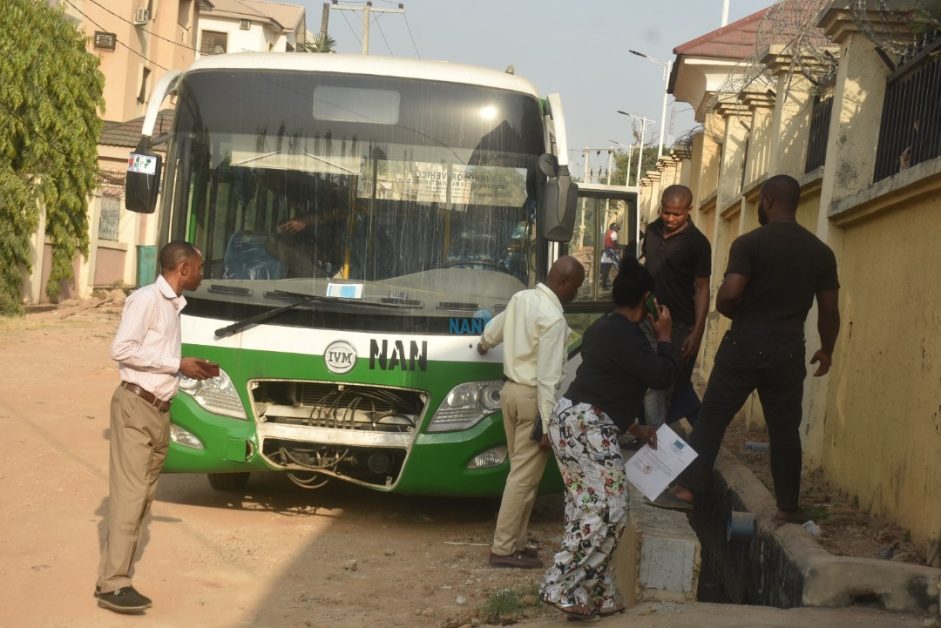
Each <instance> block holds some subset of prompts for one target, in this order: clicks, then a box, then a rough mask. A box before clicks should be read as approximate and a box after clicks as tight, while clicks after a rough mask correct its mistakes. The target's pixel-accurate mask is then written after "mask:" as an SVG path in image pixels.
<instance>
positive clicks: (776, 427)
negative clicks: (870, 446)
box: [678, 331, 807, 510]
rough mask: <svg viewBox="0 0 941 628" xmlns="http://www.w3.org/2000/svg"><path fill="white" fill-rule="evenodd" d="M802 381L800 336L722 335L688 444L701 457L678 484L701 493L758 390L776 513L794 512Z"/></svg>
mask: <svg viewBox="0 0 941 628" xmlns="http://www.w3.org/2000/svg"><path fill="white" fill-rule="evenodd" d="M806 375H807V367H806V366H805V364H804V338H803V336H797V335H793V334H786V335H781V334H767V333H756V332H750V333H737V332H735V331H729V332H728V333H726V335H725V337H724V338H723V339H722V344H721V345H720V347H719V351H718V352H717V353H716V359H715V364H714V366H713V368H712V373H711V374H710V376H709V383H708V385H707V386H706V392H705V394H704V395H703V400H702V407H701V408H700V411H699V418H698V420H697V421H696V423H695V425H694V427H693V431H692V433H691V434H690V438H689V443H690V445H691V446H692V447H693V449H694V450H696V452H698V454H699V456H698V457H697V458H696V459H695V460H694V461H693V463H692V464H690V466H689V467H687V468H686V470H685V471H684V472H683V473H682V474H681V475H680V478H679V480H678V483H679V484H680V485H681V486H685V487H686V488H688V489H690V490H692V491H693V492H697V493H702V492H704V491H705V489H706V487H707V485H708V482H709V476H710V473H711V471H712V468H713V466H714V464H715V460H716V456H718V454H719V447H720V446H721V444H722V438H723V437H724V436H725V430H726V428H727V427H728V425H729V423H730V422H731V421H732V418H733V417H734V416H735V414H736V413H737V412H738V411H739V410H740V409H741V408H742V406H743V405H744V403H745V401H746V400H747V399H748V396H749V395H750V394H751V393H752V391H754V390H757V391H758V398H759V400H760V401H761V407H762V409H763V410H764V414H765V423H767V425H768V440H769V444H770V449H771V477H772V480H773V481H774V492H775V495H776V497H777V502H778V508H781V509H782V510H792V509H796V508H797V507H798V503H799V499H800V477H801V465H802V462H803V460H802V455H803V454H802V450H801V439H800V431H799V428H800V423H801V402H802V399H803V394H804V377H806Z"/></svg>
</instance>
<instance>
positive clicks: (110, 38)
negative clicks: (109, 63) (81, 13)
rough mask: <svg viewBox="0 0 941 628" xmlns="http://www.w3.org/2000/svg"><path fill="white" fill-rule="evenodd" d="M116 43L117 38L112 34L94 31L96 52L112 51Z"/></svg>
mask: <svg viewBox="0 0 941 628" xmlns="http://www.w3.org/2000/svg"><path fill="white" fill-rule="evenodd" d="M117 41H118V36H117V35H116V34H114V33H106V32H104V31H95V39H94V42H95V44H94V45H95V49H97V50H114V46H115V44H116V43H117Z"/></svg>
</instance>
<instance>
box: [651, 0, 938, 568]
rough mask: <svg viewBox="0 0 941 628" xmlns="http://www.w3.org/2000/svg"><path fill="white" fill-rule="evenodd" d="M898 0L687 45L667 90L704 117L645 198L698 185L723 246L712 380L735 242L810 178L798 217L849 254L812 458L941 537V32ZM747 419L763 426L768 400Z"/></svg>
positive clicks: (809, 333)
mask: <svg viewBox="0 0 941 628" xmlns="http://www.w3.org/2000/svg"><path fill="white" fill-rule="evenodd" d="M890 4H892V5H893V9H892V10H887V9H885V3H878V2H870V3H869V4H868V5H865V6H864V5H861V4H860V3H856V2H853V3H849V2H822V3H821V2H800V1H795V2H791V3H787V2H785V3H779V4H778V5H775V8H776V10H780V8H781V7H784V8H791V9H795V7H796V9H804V10H805V13H804V15H806V16H809V18H810V19H809V20H804V23H803V26H802V27H801V28H800V29H798V30H796V31H791V32H785V31H782V30H780V29H779V30H778V31H777V32H776V36H774V37H769V38H766V39H764V40H762V38H761V37H760V33H761V27H760V26H757V25H760V24H761V23H762V21H763V20H768V19H773V18H774V16H773V15H770V16H769V14H768V11H769V10H766V11H763V12H759V13H758V14H755V15H754V16H749V17H748V18H745V19H744V20H740V21H739V22H736V23H733V24H730V25H728V26H726V27H724V28H722V29H719V30H717V31H713V32H712V33H707V34H706V35H704V36H703V37H701V38H699V39H697V40H694V41H692V42H688V43H687V44H683V45H681V46H678V47H677V48H676V49H675V50H674V52H675V54H676V63H675V65H674V68H675V69H674V74H673V76H672V79H671V85H670V88H671V91H672V93H673V94H674V95H675V96H676V99H677V100H680V101H683V102H687V103H689V104H690V105H692V106H693V108H694V109H695V110H696V113H697V121H698V122H699V123H700V125H701V127H700V128H698V129H697V131H696V132H695V133H694V134H693V135H692V136H691V138H690V139H689V141H688V142H687V143H686V144H685V145H684V146H682V147H680V148H681V149H682V150H675V151H674V152H673V154H672V156H671V157H670V158H669V159H667V158H665V159H661V160H660V164H659V166H658V171H657V172H649V173H647V176H646V177H645V178H644V179H643V180H642V183H641V208H642V213H644V214H645V215H646V217H647V219H648V220H652V219H653V218H655V217H656V212H657V211H658V206H659V190H660V189H661V188H662V186H663V185H668V184H670V183H685V184H687V185H689V186H690V187H691V189H692V190H693V194H694V211H693V218H694V220H695V221H696V223H697V225H698V226H699V227H700V229H701V230H702V231H703V232H704V233H705V234H706V235H707V237H708V238H709V239H710V241H711V242H712V245H713V255H714V259H713V269H714V271H713V272H714V274H713V283H712V296H713V301H712V307H713V311H712V312H711V313H710V315H709V319H708V321H709V322H708V326H707V332H706V336H705V338H704V342H703V347H702V355H701V356H700V363H701V375H702V374H705V373H708V372H709V370H710V369H711V365H712V361H713V358H714V356H715V351H716V348H717V346H718V343H719V341H720V339H721V337H722V334H723V333H724V331H725V330H726V329H727V328H728V323H729V321H728V320H727V319H725V318H724V317H722V316H720V315H719V314H718V312H716V311H714V307H715V298H714V297H715V293H716V291H717V290H718V287H719V285H720V284H721V281H722V276H723V273H724V270H725V267H726V264H727V261H728V250H729V246H730V244H731V242H732V240H734V239H735V238H736V237H738V236H739V235H740V234H742V233H745V232H747V231H749V230H751V229H754V228H756V227H757V226H758V217H757V205H758V195H759V192H760V190H761V186H762V184H763V182H764V181H765V180H766V179H767V178H768V177H769V176H772V175H776V174H788V175H791V176H793V177H795V178H796V179H797V180H798V181H799V182H800V183H801V201H800V206H799V209H798V215H797V219H798V222H799V223H800V224H802V225H803V226H805V227H806V228H808V229H810V230H811V231H812V232H814V233H816V234H817V236H818V237H819V238H821V239H822V240H823V241H825V242H827V243H828V244H829V245H830V247H831V248H833V250H834V252H835V253H836V255H837V262H838V265H839V271H840V282H841V290H840V309H841V314H842V319H843V325H842V330H841V332H840V337H839V340H838V342H837V347H836V350H835V353H834V359H833V368H832V369H831V371H830V373H829V375H827V376H825V377H823V378H814V377H810V376H808V378H807V380H806V382H805V390H804V422H803V424H802V427H801V430H802V437H803V441H804V449H805V467H806V466H808V465H810V466H813V467H819V468H821V469H822V470H823V471H824V474H825V476H826V477H827V479H828V480H829V481H830V482H831V483H832V484H833V485H834V486H835V487H837V488H838V489H840V490H842V491H844V492H845V493H847V494H849V495H851V496H853V497H855V498H856V499H857V500H858V501H859V504H860V506H861V507H862V508H864V509H866V510H867V511H869V512H871V513H873V514H874V515H881V516H885V517H887V518H889V519H892V520H894V521H896V522H898V523H899V524H901V525H902V526H904V527H906V528H907V529H909V530H911V533H912V536H913V538H914V539H916V540H917V541H919V542H921V543H923V544H924V545H925V546H926V547H930V546H934V547H935V548H936V547H937V546H938V543H939V537H941V529H939V525H941V524H939V522H941V499H938V498H937V495H938V494H939V493H941V455H939V453H941V405H939V404H941V334H939V333H938V329H939V328H941V320H939V316H941V315H939V314H938V312H941V285H939V284H938V282H936V281H934V280H933V279H932V278H931V276H930V273H931V272H932V269H933V268H936V267H937V266H938V265H939V264H941V247H938V246H937V245H936V244H935V242H934V238H935V237H936V234H937V233H938V231H937V228H936V224H935V220H936V218H935V214H934V212H935V211H937V209H938V207H941V54H939V53H941V29H939V28H938V27H937V24H938V23H937V22H935V23H934V26H931V27H929V28H927V29H925V28H921V29H920V30H919V26H918V25H919V24H920V22H919V21H918V20H914V19H912V13H911V12H910V9H911V8H912V6H914V4H916V3H909V4H906V3H904V2H897V3H890ZM815 5H816V6H815ZM796 9H795V10H796ZM778 17H780V16H778ZM779 23H780V22H779ZM873 24H877V25H881V28H882V29H883V30H881V31H879V32H874V31H873V29H872V28H871V25H873ZM766 26H767V24H766ZM808 36H810V39H807V38H808ZM798 37H800V38H804V41H803V45H801V46H798V45H796V43H795V41H796V38H798ZM735 42H737V43H738V44H743V45H741V46H739V47H737V48H736V46H735V45H733V44H734V43H735ZM893 42H904V43H905V45H901V44H900V45H899V46H897V47H896V46H894V45H893ZM912 42H914V44H913V43H912ZM756 69H757V70H758V71H756ZM805 335H806V338H807V349H808V356H809V355H811V354H812V353H813V351H815V350H816V349H817V347H818V346H819V345H818V343H819V340H818V335H817V331H816V309H815V308H814V309H812V310H811V312H810V314H809V316H808V322H807V327H806V330H805ZM742 414H743V415H744V417H745V420H746V421H749V422H751V423H753V424H761V423H762V422H763V419H762V416H761V410H760V405H759V404H758V403H757V399H753V400H750V401H749V402H748V403H747V404H746V406H745V408H743V410H742ZM928 554H929V556H930V555H931V550H930V549H929V551H928Z"/></svg>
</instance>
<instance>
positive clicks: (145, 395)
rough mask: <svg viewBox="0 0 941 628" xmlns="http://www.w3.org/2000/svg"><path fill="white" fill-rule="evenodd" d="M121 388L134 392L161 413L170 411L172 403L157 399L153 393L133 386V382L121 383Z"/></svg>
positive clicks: (135, 385)
mask: <svg viewBox="0 0 941 628" xmlns="http://www.w3.org/2000/svg"><path fill="white" fill-rule="evenodd" d="M121 388H123V389H124V390H126V391H128V392H132V393H134V394H135V395H137V396H138V397H140V398H141V399H143V400H144V401H146V402H147V403H148V404H150V405H152V406H153V407H155V408H157V410H160V411H161V412H166V411H168V410H169V409H170V402H169V401H164V400H163V399H157V398H156V397H155V396H154V394H153V393H152V392H148V391H146V390H144V389H143V388H141V387H140V386H138V385H137V384H132V383H131V382H121Z"/></svg>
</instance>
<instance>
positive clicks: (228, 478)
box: [206, 473, 249, 491]
mask: <svg viewBox="0 0 941 628" xmlns="http://www.w3.org/2000/svg"><path fill="white" fill-rule="evenodd" d="M206 477H208V478H209V486H211V487H212V488H214V489H216V490H217V491H240V490H242V489H243V488H245V485H246V484H248V477H249V474H248V473H209V474H207V475H206Z"/></svg>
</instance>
